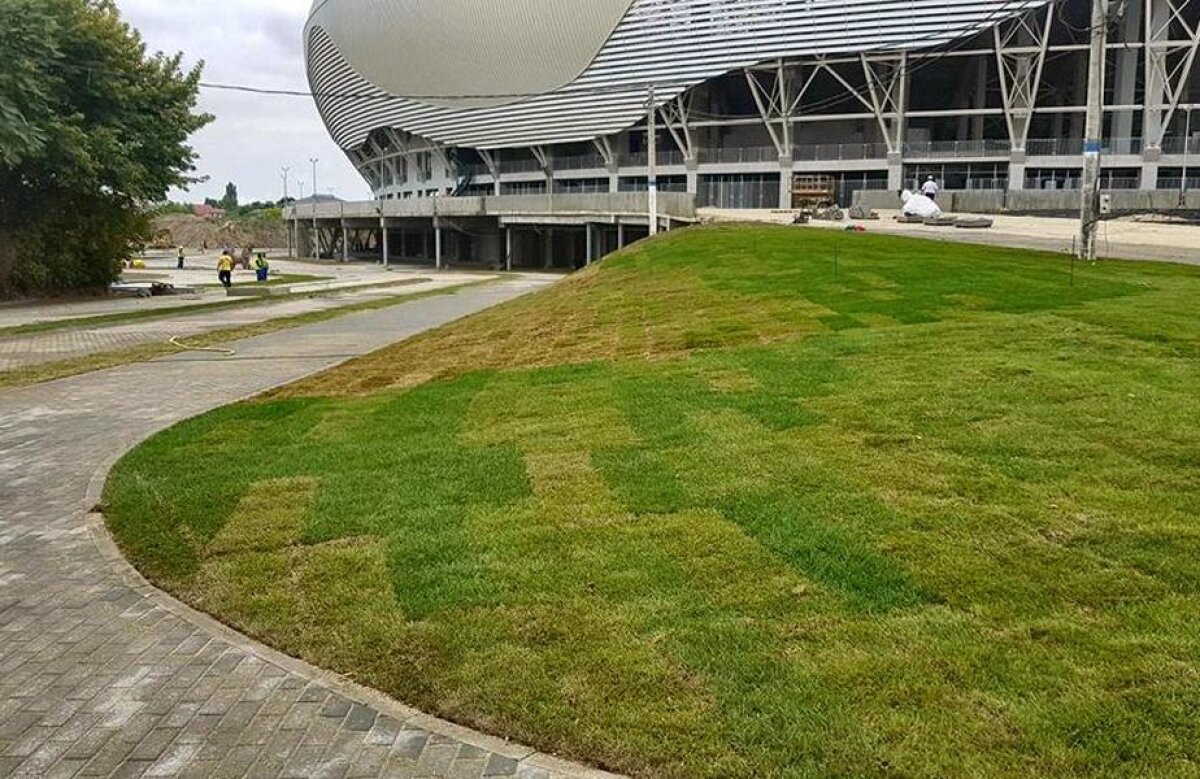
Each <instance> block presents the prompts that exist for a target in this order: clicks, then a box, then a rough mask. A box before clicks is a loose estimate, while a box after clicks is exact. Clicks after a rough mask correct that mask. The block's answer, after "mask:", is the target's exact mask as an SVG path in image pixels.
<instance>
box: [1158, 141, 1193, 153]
mask: <svg viewBox="0 0 1200 779" xmlns="http://www.w3.org/2000/svg"><path fill="white" fill-rule="evenodd" d="M1162 152H1163V154H1195V155H1200V138H1196V137H1192V138H1164V139H1163V142H1162Z"/></svg>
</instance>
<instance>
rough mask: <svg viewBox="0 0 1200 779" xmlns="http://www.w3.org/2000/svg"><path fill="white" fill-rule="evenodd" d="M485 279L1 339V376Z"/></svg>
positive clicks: (421, 282)
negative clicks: (10, 372)
mask: <svg viewBox="0 0 1200 779" xmlns="http://www.w3.org/2000/svg"><path fill="white" fill-rule="evenodd" d="M481 278H486V277H485V276H468V275H464V274H443V275H440V276H438V277H437V278H425V277H413V278H412V279H411V280H410V281H412V282H413V283H411V284H401V283H400V282H401V281H403V280H402V279H397V280H396V281H397V284H396V285H395V286H375V287H366V288H361V289H347V290H340V291H331V292H329V293H326V294H322V295H319V296H317V297H309V298H295V299H291V300H281V301H278V302H274V303H255V304H252V305H247V306H245V307H236V308H230V309H222V310H220V311H207V312H204V311H201V312H196V313H183V314H180V315H178V316H173V317H170V318H168V319H149V320H145V321H134V322H128V323H126V324H114V325H100V326H97V327H75V328H70V329H63V330H51V331H47V332H43V333H32V334H29V335H18V336H0V371H7V370H14V369H17V368H24V367H28V366H30V365H39V364H42V363H47V362H54V361H56V360H68V359H71V358H74V357H85V356H87V355H89V354H99V353H102V352H111V351H117V350H119V349H127V348H129V347H132V346H138V345H141V344H146V343H152V342H157V343H161V342H165V341H168V340H170V339H171V338H172V337H178V338H187V337H188V336H193V335H197V334H200V333H211V332H213V331H215V330H228V329H230V328H234V327H241V326H243V325H252V324H257V323H259V322H266V321H267V320H270V319H283V318H285V317H291V316H299V315H301V314H309V313H314V312H317V311H328V310H330V309H335V308H345V307H347V306H353V305H357V304H360V303H366V302H369V301H372V300H379V299H382V298H389V297H399V296H402V295H417V294H422V293H425V292H432V291H436V290H439V289H445V288H447V287H454V286H459V285H461V284H469V283H471V282H475V281H479V280H480V279H481Z"/></svg>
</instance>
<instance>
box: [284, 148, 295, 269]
mask: <svg viewBox="0 0 1200 779" xmlns="http://www.w3.org/2000/svg"><path fill="white" fill-rule="evenodd" d="M291 170H292V169H291V168H289V167H288V166H287V165H284V166H283V171H282V173H283V201H282V202H283V207H284V208H287V206H288V173H290V172H291ZM292 216H293V217H295V216H296V213H295V210H294V209H293V211H292ZM292 238H293V233H292V230H291V228H289V229H288V231H287V239H288V257H292V256H293V254H292V249H293V248H294V247H293V244H292Z"/></svg>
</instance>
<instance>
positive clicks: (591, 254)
mask: <svg viewBox="0 0 1200 779" xmlns="http://www.w3.org/2000/svg"><path fill="white" fill-rule="evenodd" d="M583 229H584V232H586V233H587V249H585V250H584V255H585V256H586V259H585V260H584V263H585V264H586V265H591V264H592V261H593V260H595V259H596V227H595V225H593V224H592V223H591V222H588V223H587V224H585V225H584V226H583Z"/></svg>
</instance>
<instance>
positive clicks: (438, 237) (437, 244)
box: [433, 219, 442, 270]
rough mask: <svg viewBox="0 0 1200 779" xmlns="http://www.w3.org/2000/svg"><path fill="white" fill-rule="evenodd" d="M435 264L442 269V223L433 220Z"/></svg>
mask: <svg viewBox="0 0 1200 779" xmlns="http://www.w3.org/2000/svg"><path fill="white" fill-rule="evenodd" d="M433 245H434V250H433V251H434V254H433V264H434V267H436V268H437V269H438V270H441V269H442V223H441V221H439V220H437V219H435V220H433Z"/></svg>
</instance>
